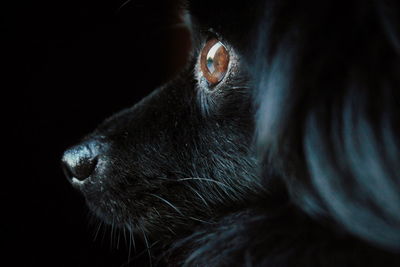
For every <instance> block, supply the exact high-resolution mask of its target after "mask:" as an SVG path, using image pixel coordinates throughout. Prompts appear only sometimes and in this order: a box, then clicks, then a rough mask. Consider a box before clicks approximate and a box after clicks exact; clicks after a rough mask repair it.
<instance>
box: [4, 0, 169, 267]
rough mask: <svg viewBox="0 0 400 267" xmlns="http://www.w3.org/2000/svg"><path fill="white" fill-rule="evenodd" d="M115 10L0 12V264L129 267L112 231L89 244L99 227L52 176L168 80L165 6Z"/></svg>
mask: <svg viewBox="0 0 400 267" xmlns="http://www.w3.org/2000/svg"><path fill="white" fill-rule="evenodd" d="M122 4H123V1H116V0H103V1H99V0H69V1H54V0H48V1H46V0H37V1H28V0H21V1H14V2H13V3H8V4H5V3H2V4H1V5H2V6H1V7H0V12H1V33H2V34H1V36H2V37H1V40H2V44H3V45H4V44H5V48H2V49H1V50H2V52H1V62H2V65H3V66H5V69H6V71H2V72H3V75H4V76H3V78H2V79H1V80H2V86H1V87H2V88H1V91H2V97H1V100H2V105H1V106H2V109H3V111H2V115H3V116H2V117H3V119H2V125H3V127H2V128H3V129H2V132H3V133H6V134H7V137H3V138H2V139H3V140H2V143H3V148H6V149H3V150H2V151H3V155H5V156H6V160H5V161H4V160H3V164H2V165H3V175H2V177H3V183H2V186H1V202H2V216H1V223H2V226H1V231H2V233H1V240H2V243H3V245H4V246H3V249H2V253H1V254H2V262H3V263H1V265H2V266H122V265H123V264H124V263H126V262H127V259H128V252H127V248H126V246H124V240H123V239H122V240H121V242H120V246H119V249H116V248H115V245H114V246H111V245H110V243H111V242H110V236H111V233H110V230H107V231H104V228H103V229H101V231H100V233H99V234H98V237H97V240H96V241H94V235H95V232H96V229H97V224H96V223H95V224H90V223H89V221H90V220H89V218H90V216H88V210H87V208H86V206H85V203H84V199H83V197H82V196H81V195H80V194H79V193H78V192H76V191H75V190H73V188H72V187H71V186H70V185H69V183H68V181H67V179H66V178H65V177H64V176H63V173H62V171H61V168H60V158H61V156H62V153H63V151H64V150H65V149H66V148H67V147H68V146H71V145H73V144H75V143H77V142H78V141H79V140H80V138H81V137H83V136H84V135H85V134H87V133H89V132H90V131H92V130H93V129H94V128H95V126H96V125H97V124H98V123H100V122H101V121H102V120H103V119H104V118H106V117H107V116H109V115H111V114H112V113H114V112H116V111H118V110H120V109H122V108H124V107H129V106H131V105H133V104H134V103H135V102H137V101H138V100H140V99H141V98H142V97H143V96H145V95H147V94H148V93H149V92H151V91H152V90H153V89H154V88H155V87H156V86H158V85H160V84H161V83H162V81H164V80H165V79H166V75H165V70H166V68H168V65H167V64H166V63H165V51H164V50H163V49H164V48H165V47H164V45H163V44H164V43H163V42H164V41H165V38H167V37H168V36H167V34H165V29H164V28H163V27H164V26H165V24H164V23H163V20H165V17H163V12H164V9H163V8H164V7H163V6H162V5H160V4H159V3H156V4H150V3H149V1H144V0H136V1H132V2H130V3H128V4H127V5H125V6H124V7H123V8H122V9H119V7H120V6H121V5H122ZM160 25H163V26H160ZM3 45H2V46H3ZM3 47H4V46H3ZM162 74H164V75H162ZM139 249H140V245H139ZM5 262H7V263H5ZM136 265H137V264H136ZM131 266H135V265H131Z"/></svg>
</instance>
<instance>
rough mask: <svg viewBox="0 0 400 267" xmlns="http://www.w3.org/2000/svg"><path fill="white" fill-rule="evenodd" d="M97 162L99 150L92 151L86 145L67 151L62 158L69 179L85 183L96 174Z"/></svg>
mask: <svg viewBox="0 0 400 267" xmlns="http://www.w3.org/2000/svg"><path fill="white" fill-rule="evenodd" d="M97 162H98V153H97V150H94V149H91V148H90V147H88V146H87V145H85V144H84V145H79V146H76V147H73V148H71V149H69V150H67V151H65V153H64V155H63V158H62V167H63V171H64V174H65V176H67V178H68V179H70V180H72V179H73V178H76V179H78V180H80V181H83V180H85V179H86V178H88V177H89V176H90V175H91V174H92V173H93V172H94V170H95V168H96V165H97Z"/></svg>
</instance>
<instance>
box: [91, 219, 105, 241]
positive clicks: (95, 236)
mask: <svg viewBox="0 0 400 267" xmlns="http://www.w3.org/2000/svg"><path fill="white" fill-rule="evenodd" d="M102 225H103V222H102V221H100V222H99V225H98V226H97V230H96V233H95V234H94V239H93V241H96V239H97V236H98V234H99V231H100V228H101V227H102Z"/></svg>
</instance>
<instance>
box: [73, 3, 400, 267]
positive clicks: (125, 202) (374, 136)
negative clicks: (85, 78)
mask: <svg viewBox="0 0 400 267" xmlns="http://www.w3.org/2000/svg"><path fill="white" fill-rule="evenodd" d="M175 4H176V3H175ZM179 7H180V8H181V7H182V6H181V5H179ZM184 8H185V9H186V10H188V12H189V14H190V15H191V20H192V25H191V34H192V36H191V40H192V44H193V45H192V47H193V48H192V52H191V55H190V57H189V60H188V61H189V62H188V63H187V65H186V67H185V68H184V69H183V70H182V71H181V73H179V74H178V76H177V77H176V78H174V79H173V80H171V81H170V82H168V83H167V84H166V85H165V86H163V87H162V88H159V89H157V90H155V91H154V92H153V93H152V94H151V95H150V96H149V97H147V98H146V99H144V100H143V101H141V102H140V103H139V104H137V105H135V106H134V107H133V108H131V109H128V110H125V111H122V112H121V113H119V114H117V115H115V116H113V117H111V118H110V119H108V120H106V121H105V122H104V123H103V124H102V125H101V126H100V127H99V128H98V129H97V130H96V131H95V132H94V133H93V134H91V135H90V136H88V137H87V138H86V139H85V141H84V142H83V143H82V144H81V145H80V146H82V145H87V144H88V142H89V143H93V142H95V143H96V146H99V147H101V149H100V150H101V154H100V156H99V160H98V164H97V167H96V169H95V170H94V172H93V174H92V175H91V177H90V178H89V182H85V184H84V185H83V186H78V187H79V189H80V190H81V191H82V192H83V193H84V195H85V196H86V199H87V201H88V204H89V206H90V207H91V209H92V210H93V211H94V212H95V213H96V214H97V215H98V216H99V217H100V218H102V219H103V220H105V221H107V222H109V223H112V224H115V225H117V226H119V227H126V228H128V229H129V230H131V231H133V232H136V233H140V234H143V235H144V236H145V239H147V237H146V236H148V237H149V239H151V240H153V241H156V240H158V241H160V242H159V244H160V247H161V248H162V250H163V253H160V254H158V255H154V253H153V255H154V256H155V258H156V259H157V261H156V259H153V260H154V262H157V263H158V264H167V265H171V266H180V265H187V266H233V265H239V266H274V267H275V266H332V267H333V266H382V265H385V266H399V265H400V254H399V253H400V178H399V171H398V168H397V166H400V162H399V161H400V153H399V152H400V147H399V146H400V144H399V138H398V136H399V131H400V129H399V125H400V124H399V115H400V112H399V107H400V105H399V104H400V103H399V100H400V98H399V97H400V95H399V90H398V88H400V78H399V77H400V76H399V71H400V54H399V52H400V30H399V26H398V25H400V24H399V18H400V14H399V12H400V5H399V4H398V3H397V2H396V1H367V2H365V1H346V2H345V3H342V2H340V1H318V2H315V1H301V2H298V1H289V0H286V1H273V0H264V1H248V2H244V1H241V2H237V1H204V0H203V1H189V3H187V5H185V6H184ZM210 36H213V37H217V38H219V39H220V40H221V41H223V42H224V44H225V45H226V46H227V47H228V48H229V49H228V50H229V51H230V53H231V55H235V57H236V58H237V61H235V62H236V63H235V65H234V68H233V69H232V73H231V74H229V76H228V77H227V78H226V79H225V80H224V81H223V82H222V83H221V84H219V85H218V88H217V90H216V91H215V92H214V93H209V92H208V91H207V88H204V86H203V85H202V83H201V82H200V79H201V78H199V77H198V71H197V62H198V56H199V51H200V50H201V48H202V46H203V45H204V42H205V41H206V40H207V38H209V37H210Z"/></svg>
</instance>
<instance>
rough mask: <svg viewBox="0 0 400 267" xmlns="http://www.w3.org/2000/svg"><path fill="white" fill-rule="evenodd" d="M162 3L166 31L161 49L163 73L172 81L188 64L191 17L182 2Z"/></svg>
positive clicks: (190, 41)
mask: <svg viewBox="0 0 400 267" xmlns="http://www.w3.org/2000/svg"><path fill="white" fill-rule="evenodd" d="M157 2H160V3H161V5H162V6H163V8H162V9H161V10H164V11H165V13H164V16H165V17H164V19H165V28H164V29H165V30H164V31H162V35H163V36H161V42H160V45H159V46H160V49H161V54H162V55H163V58H162V60H163V63H162V64H163V66H162V68H163V69H162V73H164V75H163V76H164V79H165V80H166V81H168V80H170V79H171V78H172V77H173V76H174V75H176V74H177V73H178V72H179V71H180V70H181V69H182V68H183V67H184V66H185V65H186V63H187V61H188V58H189V55H190V51H191V47H192V31H191V22H190V16H189V13H188V12H187V7H186V5H185V3H184V1H182V0H167V1H157Z"/></svg>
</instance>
